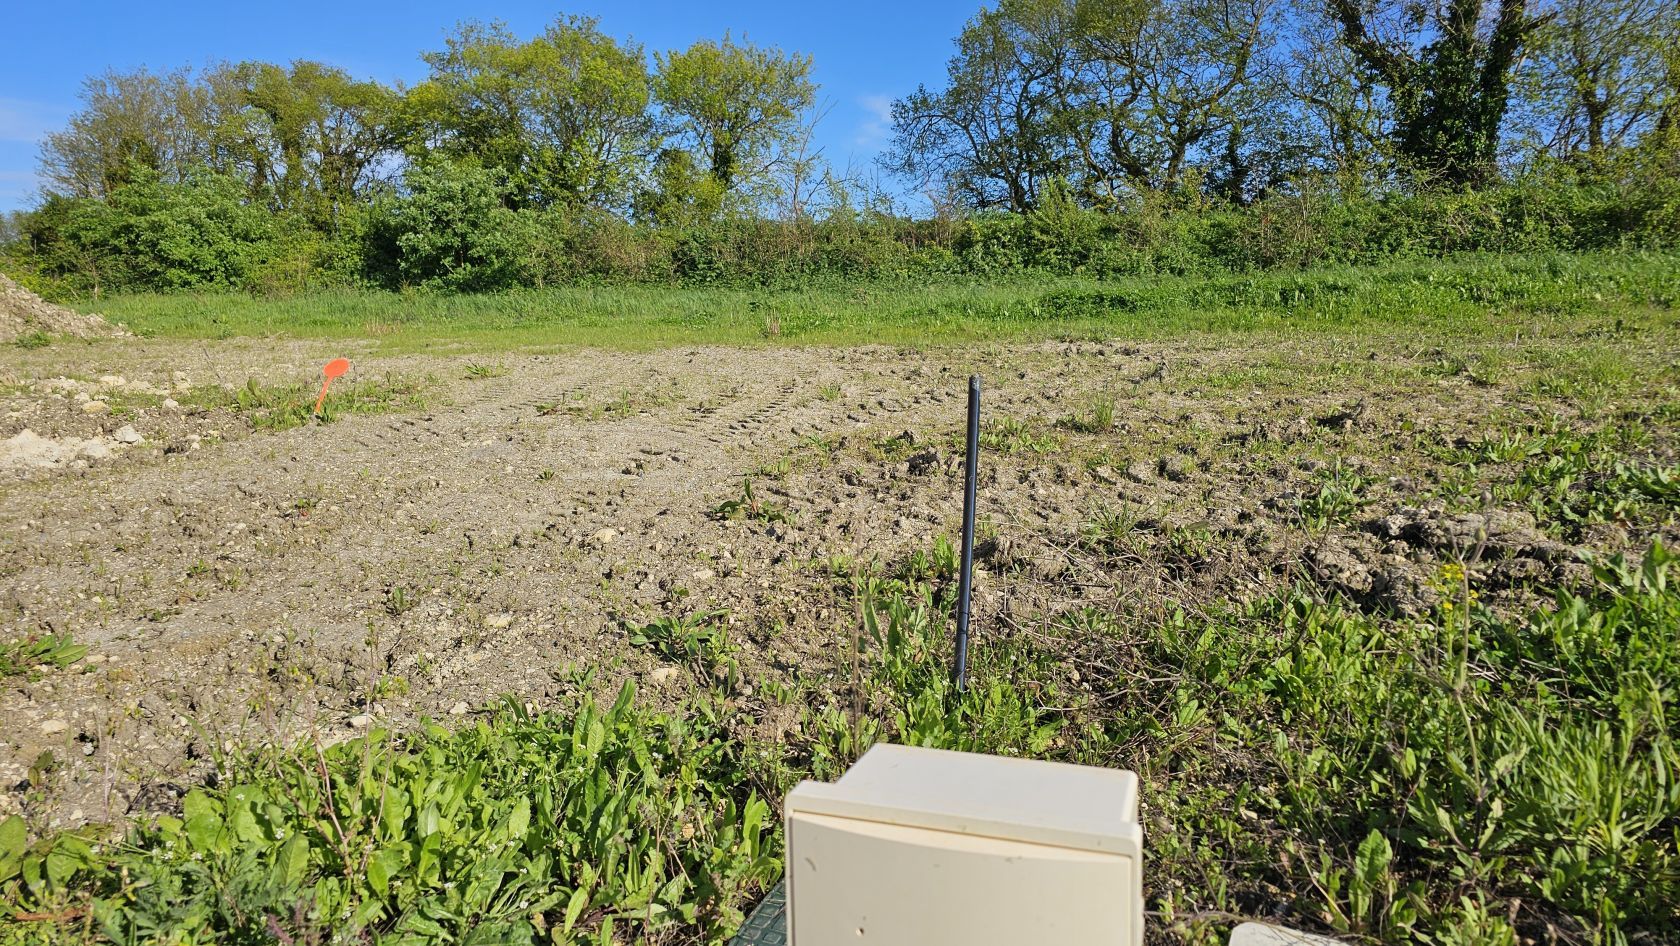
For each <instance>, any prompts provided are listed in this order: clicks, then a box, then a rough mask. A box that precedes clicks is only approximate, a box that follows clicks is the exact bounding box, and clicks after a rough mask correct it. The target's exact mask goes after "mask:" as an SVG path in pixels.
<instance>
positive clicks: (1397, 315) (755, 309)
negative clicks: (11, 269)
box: [86, 253, 1680, 351]
mask: <svg viewBox="0 0 1680 946" xmlns="http://www.w3.org/2000/svg"><path fill="white" fill-rule="evenodd" d="M1676 299H1680V257H1675V256H1673V255H1667V254H1650V253H1618V254H1596V255H1589V256H1547V257H1536V256H1524V257H1479V258H1468V259H1455V260H1452V261H1448V262H1442V263H1417V262H1409V263H1405V264H1399V265H1395V266H1390V267H1376V268H1326V269H1318V270H1312V271H1307V272H1295V273H1284V272H1271V273H1264V274H1256V275H1245V276H1232V275H1228V274H1222V275H1216V276H1161V277H1150V278H1141V277H1140V278H1132V279H1122V280H1107V281H1101V282H1099V281H1096V280H1091V279H1085V278H1078V277H1062V278H1052V277H1021V278H1018V279H1013V280H1002V281H990V282H976V281H969V280H960V281H959V280H955V279H953V278H950V277H944V278H942V277H937V276H931V277H929V278H928V279H927V280H918V281H905V282H899V283H835V282H819V283H817V284H814V285H811V286H805V287H793V288H766V289H741V288H661V287H646V286H623V287H577V288H558V289H545V290H531V291H526V292H514V293H507V294H500V295H485V296H470V295H469V296H450V295H431V294H421V293H410V294H393V293H385V292H372V291H368V292H359V291H340V292H325V293H320V294H314V295H302V296H295V297H283V298H272V299H271V298H256V297H252V296H248V295H241V294H213V295H203V294H199V295H135V296H117V297H111V298H107V299H103V300H100V301H99V302H98V303H97V304H89V305H87V306H86V307H87V308H90V309H93V310H96V311H98V312H100V313H102V314H104V315H106V316H107V317H108V318H110V319H113V320H116V321H120V322H123V323H126V324H127V325H128V326H129V327H130V329H132V330H133V331H135V332H137V333H140V334H142V335H152V336H159V337H167V338H230V337H235V336H267V335H281V336H291V337H302V338H334V339H348V338H373V339H377V340H379V341H380V342H381V344H382V347H383V348H384V349H386V350H388V351H411V350H431V349H436V348H438V347H440V346H442V347H447V348H466V349H475V348H476V349H495V348H506V347H515V346H535V347H542V346H564V345H591V346H601V347H607V348H623V349H646V348H655V347H660V346H668V345H696V344H726V345H761V344H770V343H777V342H782V343H793V344H813V345H815V344H836V345H849V344H860V343H883V344H910V345H920V344H928V343H958V342H968V341H978V340H987V339H1035V338H1052V337H1075V338H1109V337H1117V336H1118V337H1131V338H1159V337H1170V336H1176V335H1184V334H1190V333H1254V332H1265V333H1322V332H1326V331H1332V332H1337V333H1344V334H1359V335H1376V336H1385V335H1396V334H1408V335H1415V334H1424V335H1429V336H1435V337H1445V338H1482V337H1490V336H1492V337H1499V336H1509V335H1512V334H1520V333H1524V332H1527V333H1530V334H1532V333H1534V332H1548V331H1551V330H1553V329H1555V328H1556V327H1558V326H1567V327H1569V328H1570V329H1573V330H1580V329H1590V328H1605V329H1608V328H1611V327H1613V326H1614V325H1616V324H1617V323H1618V321H1619V320H1622V321H1625V320H1638V319H1642V318H1645V317H1646V316H1648V315H1649V314H1650V313H1651V312H1653V311H1656V310H1661V309H1667V308H1670V307H1672V306H1673V304H1674V302H1675V300H1676Z"/></svg>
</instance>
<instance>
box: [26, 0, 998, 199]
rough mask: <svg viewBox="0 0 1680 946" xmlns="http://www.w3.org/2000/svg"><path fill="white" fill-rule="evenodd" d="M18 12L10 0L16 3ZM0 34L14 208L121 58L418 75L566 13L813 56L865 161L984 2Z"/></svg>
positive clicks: (247, 19) (426, 5) (313, 2)
mask: <svg viewBox="0 0 1680 946" xmlns="http://www.w3.org/2000/svg"><path fill="white" fill-rule="evenodd" d="M8 6H12V5H11V4H8ZM15 6H16V9H13V10H9V11H8V12H7V13H6V16H5V21H6V31H5V35H4V36H3V37H0V212H3V211H8V210H16V209H19V208H23V207H27V206H30V205H31V204H32V203H33V202H34V198H35V191H36V187H37V185H36V181H35V170H36V142H38V141H39V140H40V138H41V136H42V135H44V134H46V133H47V132H50V131H52V130H54V129H56V128H58V127H60V126H61V125H62V124H63V122H64V120H65V118H66V117H67V116H69V114H70V113H71V112H73V111H74V110H75V108H76V94H77V91H78V89H79V88H80V85H81V82H82V79H83V78H84V77H86V76H88V75H91V74H95V73H100V72H103V71H105V70H106V69H109V68H115V69H119V70H127V69H134V68H138V67H140V66H147V67H150V68H153V69H172V68H174V67H177V66H182V65H193V66H199V65H203V64H204V63H207V62H215V61H219V60H223V59H226V60H233V61H238V60H242V59H262V60H268V61H271V62H289V61H291V60H293V59H318V60H321V61H323V62H328V63H332V64H333V65H337V66H340V67H342V68H344V69H347V70H349V71H350V72H351V73H352V74H354V75H356V76H358V77H362V78H371V79H379V80H381V81H385V82H395V81H403V82H409V83H412V82H415V81H417V80H419V79H421V78H423V77H424V75H425V67H424V64H423V63H421V62H420V58H419V57H420V53H421V52H422V51H424V50H429V49H437V48H440V47H441V46H442V44H443V36H444V34H445V33H446V32H448V31H449V29H450V28H451V27H453V26H454V25H455V24H456V23H457V22H459V21H461V20H464V19H481V20H497V19H499V20H504V21H506V22H507V23H508V25H509V26H511V27H512V28H513V29H514V31H515V32H516V33H518V34H519V35H522V36H531V35H535V34H536V33H537V32H538V31H540V30H541V28H542V27H543V26H544V25H545V24H547V23H548V22H550V21H552V20H553V19H554V17H555V15H556V14H557V13H560V12H565V13H577V14H587V15H591V16H596V17H599V18H600V20H601V26H602V28H603V29H605V30H606V31H607V32H609V33H611V34H613V35H614V36H618V37H621V38H622V37H631V38H634V39H635V40H637V41H639V42H641V43H642V44H643V45H644V46H645V47H646V48H648V49H649V50H654V49H672V48H680V47H683V46H687V45H688V44H689V43H691V42H693V41H694V40H696V39H699V38H702V37H718V36H721V35H722V34H723V33H724V31H726V30H728V31H730V32H731V33H733V34H734V35H735V36H736V37H741V36H743V35H744V36H745V37H747V38H748V39H750V40H751V41H753V42H755V43H758V44H761V45H769V46H780V47H782V48H783V49H787V50H798V51H800V52H804V53H810V54H811V55H812V56H813V57H814V59H815V73H816V79H817V81H818V82H819V83H820V84H821V85H822V93H821V95H822V99H823V101H824V102H826V103H827V104H828V105H829V106H830V108H829V111H828V113H827V115H826V116H825V117H824V119H823V121H822V124H821V125H819V126H818V129H817V135H818V142H819V144H821V145H822V146H823V148H824V156H825V157H827V158H828V159H829V160H830V161H831V162H833V163H834V164H836V165H837V166H840V167H844V166H846V164H847V163H848V161H854V162H856V163H858V164H860V165H861V164H866V163H867V162H869V161H870V160H871V159H872V158H873V157H874V156H875V154H876V153H877V152H878V151H879V150H880V148H881V146H882V144H883V143H884V142H885V139H886V132H887V125H886V115H885V110H886V108H887V106H888V104H889V103H890V102H891V101H892V99H893V98H895V97H897V96H901V95H903V94H905V93H906V92H909V91H910V90H912V89H914V88H915V87H916V85H917V84H918V83H923V82H925V83H928V84H929V85H934V84H937V83H939V81H940V79H941V78H942V76H943V75H944V68H945V60H946V59H947V58H949V56H950V54H951V48H952V47H951V40H952V38H953V37H955V36H956V34H957V32H958V31H959V30H960V29H961V28H962V24H963V22H964V21H965V20H967V19H968V18H969V17H970V16H972V15H973V14H974V13H975V12H976V11H977V10H978V9H979V8H980V6H981V0H956V2H952V0H912V2H898V3H891V2H877V0H853V2H851V3H847V4H844V5H840V4H835V5H821V4H808V3H800V2H797V0H783V2H768V3H766V2H750V3H749V2H734V3H706V2H687V3H634V2H620V3H609V2H604V0H596V2H594V3H593V4H592V5H573V6H567V7H555V6H551V5H549V4H535V3H503V4H498V5H471V4H459V3H454V4H451V3H438V2H431V0H415V2H406V3H399V2H380V3H357V2H352V0H340V2H337V3H331V2H320V0H294V2H289V3H264V4H256V3H240V2H227V0H223V2H219V3H210V2H199V0H182V2H175V0H164V2H160V3H134V2H132V0H123V2H116V0H100V2H82V0H57V2H52V0H49V2H45V3H18V4H16V5H15Z"/></svg>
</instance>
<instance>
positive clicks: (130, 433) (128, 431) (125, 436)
mask: <svg viewBox="0 0 1680 946" xmlns="http://www.w3.org/2000/svg"><path fill="white" fill-rule="evenodd" d="M111 439H112V440H115V441H116V442H117V443H126V444H130V445H133V444H137V443H143V442H145V440H146V438H145V437H142V436H140V431H138V430H135V429H134V425H133V424H124V425H122V426H121V427H118V428H117V432H116V433H114V434H112V435H111Z"/></svg>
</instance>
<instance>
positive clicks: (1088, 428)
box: [1056, 398, 1114, 434]
mask: <svg viewBox="0 0 1680 946" xmlns="http://www.w3.org/2000/svg"><path fill="white" fill-rule="evenodd" d="M1056 426H1058V427H1062V428H1065V429H1067V430H1073V431H1077V432H1079V433H1083V434H1101V433H1107V432H1109V431H1111V430H1113V429H1114V401H1113V399H1111V398H1104V399H1102V400H1099V401H1096V402H1094V403H1092V405H1091V409H1090V410H1088V411H1086V412H1085V413H1083V414H1069V415H1068V416H1066V417H1063V418H1062V419H1061V420H1059V421H1057V422H1056Z"/></svg>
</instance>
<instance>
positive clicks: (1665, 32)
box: [1518, 0, 1680, 159]
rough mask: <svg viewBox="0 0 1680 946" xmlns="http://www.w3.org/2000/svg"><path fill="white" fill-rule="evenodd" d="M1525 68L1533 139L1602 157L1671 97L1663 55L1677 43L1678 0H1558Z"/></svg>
mask: <svg viewBox="0 0 1680 946" xmlns="http://www.w3.org/2000/svg"><path fill="white" fill-rule="evenodd" d="M1552 11H1553V15H1552V18H1551V20H1550V22H1548V23H1547V24H1546V25H1545V26H1544V27H1542V28H1541V29H1540V30H1538V31H1537V32H1536V33H1535V36H1534V40H1533V47H1534V54H1533V55H1532V56H1531V57H1529V62H1528V63H1527V65H1526V67H1525V68H1524V69H1523V70H1522V72H1521V77H1520V81H1519V83H1518V88H1519V90H1520V91H1521V92H1522V93H1523V101H1522V103H1521V112H1520V120H1521V122H1522V125H1523V133H1524V135H1525V137H1526V138H1527V139H1528V142H1527V143H1528V144H1530V145H1531V146H1532V147H1534V148H1535V149H1537V150H1538V151H1539V152H1541V153H1544V154H1550V155H1552V156H1554V157H1563V158H1573V157H1581V158H1587V159H1599V158H1603V157H1605V156H1606V155H1608V154H1611V153H1613V152H1615V151H1618V150H1620V149H1621V148H1623V147H1626V146H1627V145H1629V144H1631V143H1633V142H1634V141H1635V140H1637V139H1638V138H1639V137H1640V136H1642V135H1643V134H1644V133H1646V132H1648V131H1650V130H1651V129H1652V128H1653V127H1654V126H1655V125H1656V124H1657V122H1658V121H1660V119H1661V114H1662V110H1663V108H1664V106H1665V105H1666V104H1667V102H1668V101H1669V99H1670V98H1671V95H1672V93H1671V90H1670V88H1669V82H1668V75H1667V71H1666V69H1665V62H1664V57H1665V55H1667V54H1669V53H1670V51H1671V50H1673V49H1674V48H1675V47H1676V46H1680V5H1676V4H1675V2H1674V0H1555V3H1554V5H1553V7H1552Z"/></svg>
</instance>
